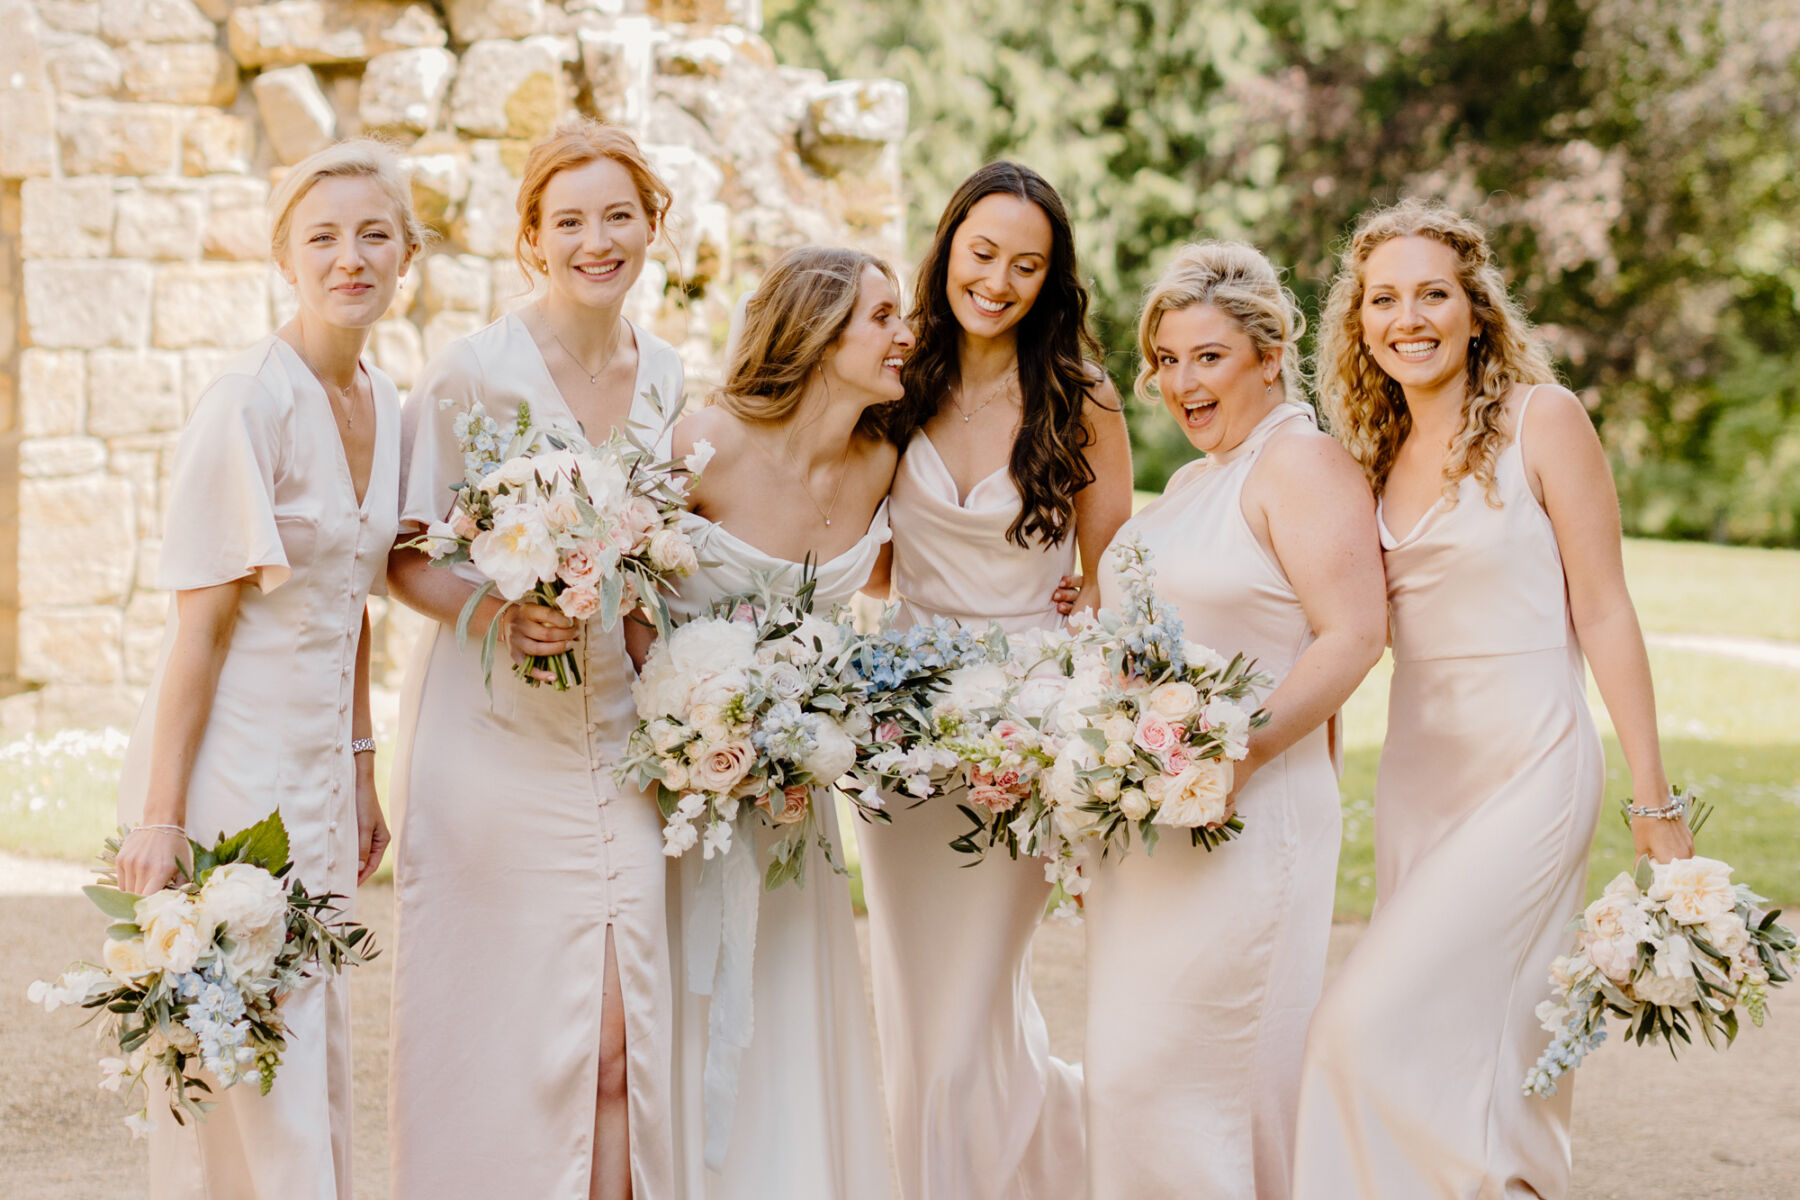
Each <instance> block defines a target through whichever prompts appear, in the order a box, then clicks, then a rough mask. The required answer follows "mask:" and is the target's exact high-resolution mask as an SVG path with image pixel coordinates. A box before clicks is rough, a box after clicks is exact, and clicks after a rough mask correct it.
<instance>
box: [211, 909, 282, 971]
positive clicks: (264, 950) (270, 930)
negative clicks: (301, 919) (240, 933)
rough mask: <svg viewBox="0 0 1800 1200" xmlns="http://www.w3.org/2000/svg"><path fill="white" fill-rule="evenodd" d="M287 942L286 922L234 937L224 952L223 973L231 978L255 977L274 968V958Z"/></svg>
mask: <svg viewBox="0 0 1800 1200" xmlns="http://www.w3.org/2000/svg"><path fill="white" fill-rule="evenodd" d="M286 942H287V923H286V922H285V921H284V922H282V923H281V924H279V925H269V926H265V927H264V928H262V929H259V930H257V931H256V932H254V933H252V934H250V935H248V936H246V937H234V938H233V939H232V943H231V949H230V950H228V951H226V952H225V955H224V962H225V973H226V974H227V975H229V976H230V977H231V978H232V979H233V980H239V979H256V978H260V977H262V976H265V975H267V974H268V973H269V972H270V971H272V970H274V969H275V959H276V957H277V956H278V955H279V954H280V953H281V948H282V946H283V945H285V944H286Z"/></svg>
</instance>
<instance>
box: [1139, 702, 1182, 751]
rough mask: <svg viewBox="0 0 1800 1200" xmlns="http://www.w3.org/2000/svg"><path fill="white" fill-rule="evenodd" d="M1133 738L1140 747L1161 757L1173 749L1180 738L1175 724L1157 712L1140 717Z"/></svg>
mask: <svg viewBox="0 0 1800 1200" xmlns="http://www.w3.org/2000/svg"><path fill="white" fill-rule="evenodd" d="M1131 740H1132V741H1133V742H1135V743H1136V744H1137V746H1138V748H1139V749H1141V750H1147V751H1149V752H1150V753H1151V754H1154V755H1156V756H1157V757H1159V758H1160V757H1162V756H1163V755H1165V754H1167V753H1168V752H1169V751H1170V750H1173V749H1174V748H1175V744H1176V742H1177V741H1178V740H1179V739H1178V738H1177V737H1176V734H1175V727H1174V726H1173V725H1171V724H1170V723H1169V722H1168V721H1166V720H1164V719H1163V718H1162V717H1159V716H1157V715H1156V714H1155V713H1152V712H1147V713H1144V714H1143V715H1142V716H1140V717H1139V718H1138V721H1137V728H1136V730H1135V731H1134V732H1133V733H1132V737H1131Z"/></svg>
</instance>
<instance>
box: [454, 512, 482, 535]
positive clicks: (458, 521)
mask: <svg viewBox="0 0 1800 1200" xmlns="http://www.w3.org/2000/svg"><path fill="white" fill-rule="evenodd" d="M450 532H451V533H454V534H455V535H456V536H457V537H459V538H461V539H462V540H463V541H465V542H472V541H474V540H475V535H476V534H478V533H480V532H481V526H479V525H477V524H476V523H475V518H474V517H472V516H470V515H469V510H468V509H466V508H462V507H458V508H457V510H456V511H455V512H454V513H452V514H450Z"/></svg>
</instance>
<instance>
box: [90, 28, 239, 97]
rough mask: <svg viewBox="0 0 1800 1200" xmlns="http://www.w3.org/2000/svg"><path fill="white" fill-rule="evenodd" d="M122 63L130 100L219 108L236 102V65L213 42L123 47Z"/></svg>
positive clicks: (120, 55) (164, 43) (126, 93)
mask: <svg viewBox="0 0 1800 1200" xmlns="http://www.w3.org/2000/svg"><path fill="white" fill-rule="evenodd" d="M119 61H120V62H121V63H123V64H124V68H125V95H126V97H127V98H128V99H131V100H153V101H159V102H161V103H164V104H204V105H212V106H213V107H215V108H219V107H224V106H226V105H228V104H230V103H231V102H232V101H233V100H236V99H237V90H238V69H237V63H235V62H233V61H232V58H231V55H229V54H227V53H225V52H224V51H223V50H221V49H219V48H218V47H217V46H215V45H213V44H212V43H211V42H210V41H209V42H152V43H150V44H148V45H143V46H123V47H121V48H120V49H119Z"/></svg>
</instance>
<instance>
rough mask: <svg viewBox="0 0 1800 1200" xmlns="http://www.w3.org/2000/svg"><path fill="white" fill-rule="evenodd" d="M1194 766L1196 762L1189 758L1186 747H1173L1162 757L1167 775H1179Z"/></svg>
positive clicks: (1163, 767) (1164, 771)
mask: <svg viewBox="0 0 1800 1200" xmlns="http://www.w3.org/2000/svg"><path fill="white" fill-rule="evenodd" d="M1193 765H1194V760H1193V759H1191V758H1189V757H1188V756H1187V747H1186V746H1172V747H1170V749H1169V752H1168V753H1167V754H1165V755H1163V756H1162V769H1163V774H1165V775H1179V774H1181V773H1182V772H1183V771H1185V770H1187V769H1188V768H1189V767H1191V766H1193Z"/></svg>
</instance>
